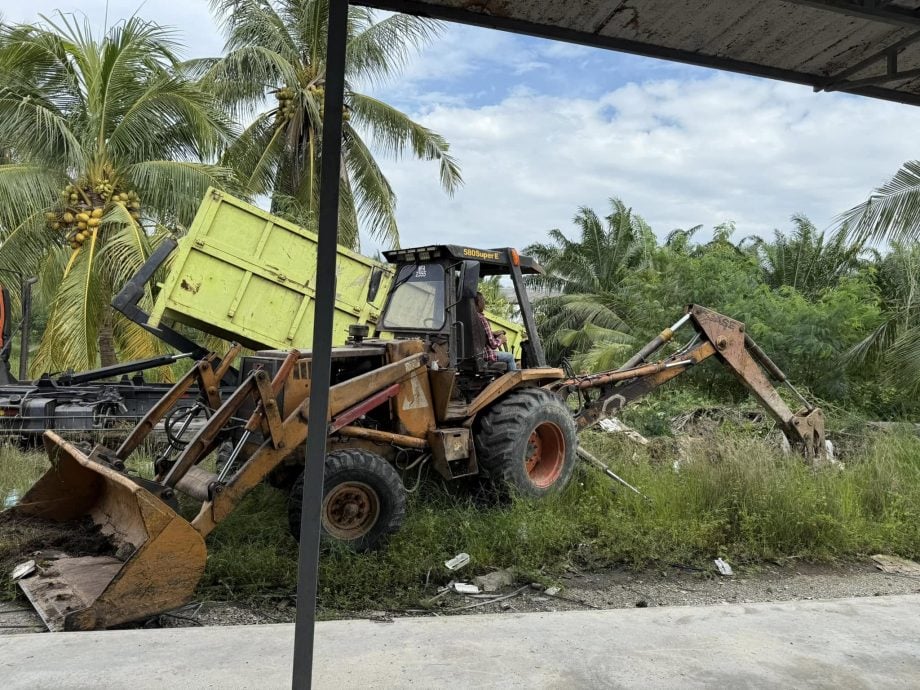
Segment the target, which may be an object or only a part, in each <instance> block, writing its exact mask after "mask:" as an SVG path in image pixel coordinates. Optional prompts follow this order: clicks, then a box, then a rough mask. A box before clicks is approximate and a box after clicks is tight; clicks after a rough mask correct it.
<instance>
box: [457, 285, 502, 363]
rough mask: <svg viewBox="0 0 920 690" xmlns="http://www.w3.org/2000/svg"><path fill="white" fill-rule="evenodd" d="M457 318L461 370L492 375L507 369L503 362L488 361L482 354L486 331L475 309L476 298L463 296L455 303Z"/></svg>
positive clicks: (485, 345)
mask: <svg viewBox="0 0 920 690" xmlns="http://www.w3.org/2000/svg"><path fill="white" fill-rule="evenodd" d="M457 320H458V321H459V322H460V323H461V324H462V328H461V333H462V336H461V341H462V349H461V351H460V356H459V357H458V362H457V366H458V369H459V370H460V371H461V372H464V373H467V374H475V375H479V376H489V377H494V376H497V375H499V374H504V373H505V372H506V371H508V365H507V364H505V363H504V362H490V361H488V360H486V359H485V357H484V356H483V355H484V354H485V351H486V348H487V347H488V346H489V344H488V340H487V338H486V331H485V329H484V328H483V326H482V321H481V320H480V318H479V313H478V312H477V311H476V298H475V296H473V297H463V298H461V300H460V301H459V302H458V303H457Z"/></svg>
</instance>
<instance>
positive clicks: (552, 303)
mask: <svg viewBox="0 0 920 690" xmlns="http://www.w3.org/2000/svg"><path fill="white" fill-rule="evenodd" d="M610 205H611V211H610V213H609V214H608V215H607V216H605V217H604V218H603V219H601V218H600V217H599V216H598V215H597V213H595V212H594V211H593V210H591V209H590V208H587V207H582V208H580V209H579V211H578V213H577V214H576V215H575V218H574V220H573V222H574V223H575V226H576V227H577V229H578V239H576V240H570V239H569V238H568V237H566V236H565V234H563V232H562V231H561V230H558V229H554V230H550V232H549V239H550V242H549V243H538V244H532V245H530V246H529V247H527V249H526V250H525V252H526V253H527V254H530V255H532V256H534V257H535V258H536V259H537V261H539V262H540V263H541V264H542V265H543V267H544V268H545V269H546V273H545V275H541V276H535V277H533V278H531V279H530V283H531V285H532V286H533V287H535V288H537V289H539V290H542V291H543V292H544V295H545V296H543V297H542V298H539V299H537V300H536V303H535V309H536V310H537V313H538V315H539V317H540V330H541V337H542V339H543V342H544V345H545V347H546V353H547V357H548V358H549V359H550V361H559V360H560V359H561V358H562V357H564V356H568V355H573V356H575V364H576V366H577V367H578V368H580V369H599V368H610V367H612V366H613V365H614V363H615V361H616V359H617V358H618V357H620V356H621V355H622V354H623V353H624V352H625V351H626V350H627V349H628V348H629V346H631V345H632V344H633V338H632V337H631V336H630V335H629V332H628V331H629V329H628V327H627V325H626V322H625V321H624V319H623V318H622V316H621V315H622V314H623V313H624V311H625V310H626V309H627V307H628V302H629V300H628V298H627V296H626V295H625V293H624V291H623V290H622V285H621V284H622V282H623V279H624V278H625V277H626V274H627V273H629V272H630V271H634V270H637V269H640V268H644V267H646V266H648V265H649V264H650V263H651V261H652V255H653V253H654V250H655V247H656V244H657V243H656V240H655V235H654V233H653V232H652V230H651V228H650V227H649V226H648V224H647V223H646V222H645V221H644V220H643V219H642V217H641V216H639V215H637V214H634V213H633V212H632V209H630V208H628V207H627V206H626V205H625V204H624V203H623V202H622V201H621V200H620V199H615V198H614V199H611V200H610Z"/></svg>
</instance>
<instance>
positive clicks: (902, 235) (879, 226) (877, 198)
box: [840, 161, 920, 243]
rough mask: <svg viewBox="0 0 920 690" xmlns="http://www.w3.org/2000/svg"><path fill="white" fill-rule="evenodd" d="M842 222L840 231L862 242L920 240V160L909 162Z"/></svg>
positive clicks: (852, 210)
mask: <svg viewBox="0 0 920 690" xmlns="http://www.w3.org/2000/svg"><path fill="white" fill-rule="evenodd" d="M840 222H841V228H842V231H841V232H842V233H843V234H844V235H846V236H847V237H849V238H852V239H855V240H856V241H859V242H866V241H873V242H874V241H880V240H883V241H888V242H902V243H904V242H915V241H918V240H920V161H907V162H906V163H905V164H904V165H903V166H901V169H900V170H898V172H897V173H895V175H894V177H892V178H891V179H890V180H888V182H886V183H885V184H883V185H882V186H881V187H879V188H878V189H876V190H875V191H874V192H873V193H872V194H871V195H870V196H869V198H868V199H867V200H866V201H864V202H863V203H861V204H859V205H857V206H854V207H853V208H851V209H850V210H849V211H847V212H846V213H844V214H842V215H841V216H840Z"/></svg>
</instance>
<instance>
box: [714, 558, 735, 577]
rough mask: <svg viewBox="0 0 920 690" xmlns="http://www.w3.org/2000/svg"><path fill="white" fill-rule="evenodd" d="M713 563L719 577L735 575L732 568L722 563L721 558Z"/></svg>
mask: <svg viewBox="0 0 920 690" xmlns="http://www.w3.org/2000/svg"><path fill="white" fill-rule="evenodd" d="M713 563H715V564H716V570H718V571H719V575H734V574H735V573H734V571H733V570H732V567H731V566H730V565H729V564H728V563H726V562H725V561H723V560H722V559H721V558H717V559H716V560H714V561H713Z"/></svg>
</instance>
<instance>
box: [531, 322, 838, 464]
mask: <svg viewBox="0 0 920 690" xmlns="http://www.w3.org/2000/svg"><path fill="white" fill-rule="evenodd" d="M687 323H689V324H691V325H692V327H693V329H694V330H695V331H696V334H695V336H694V338H693V339H692V340H691V341H690V344H689V345H687V346H685V347H684V348H682V349H680V350H678V351H677V352H675V353H674V354H672V355H670V356H668V357H666V358H664V359H661V360H658V361H655V362H651V363H648V362H646V360H647V358H648V357H650V356H651V355H653V354H654V353H655V352H657V351H658V350H660V349H661V348H662V347H664V346H665V345H666V344H667V343H669V342H671V340H672V339H673V337H674V333H675V332H676V331H677V330H678V329H679V328H681V327H682V326H684V325H685V324H687ZM711 357H715V358H716V360H718V361H719V362H720V363H721V364H723V365H725V366H726V367H728V369H729V370H730V371H731V372H732V374H733V375H734V376H735V377H736V378H737V379H738V380H739V381H741V383H742V384H744V386H745V387H746V388H747V389H748V390H749V391H750V392H751V394H752V395H753V396H754V397H755V398H756V399H757V401H758V402H759V403H760V404H761V405H762V406H763V408H764V409H765V410H766V411H767V412H768V413H769V414H770V416H771V417H773V419H774V420H776V422H777V424H778V425H779V427H780V428H781V429H782V431H783V433H784V434H785V435H786V438H788V439H789V442H790V443H791V444H792V445H793V446H795V447H798V448H800V449H801V450H802V452H803V453H804V454H805V456H806V457H808V458H819V457H823V456H824V454H825V445H824V413H823V412H822V411H821V409H820V408H818V407H815V406H814V405H812V404H811V403H810V402H809V401H808V400H807V399H805V397H804V396H802V395H801V394H800V393H799V392H798V391H797V390H796V389H795V387H794V386H792V384H791V383H790V382H789V380H788V378H787V377H786V375H785V374H784V373H783V372H782V370H780V368H779V367H778V366H776V364H775V363H774V362H773V361H772V360H771V359H770V358H769V357H768V356H767V354H766V353H765V352H764V351H763V350H762V349H761V348H760V347H759V346H758V345H757V343H755V342H754V341H753V339H751V337H750V336H749V335H748V334H747V333H746V331H745V326H744V324H743V323H741V322H740V321H736V320H735V319H731V318H729V317H727V316H724V315H722V314H719V313H718V312H715V311H713V310H711V309H707V308H705V307H701V306H699V305H695V304H691V305H690V306H689V307H688V308H687V313H686V314H685V315H684V316H683V317H682V318H681V319H680V320H679V321H677V323H675V324H674V325H673V326H671V327H670V328H666V329H664V330H663V331H662V332H661V333H660V334H659V335H658V336H656V337H655V338H654V339H652V340H651V341H650V342H649V343H648V344H646V345H645V347H643V348H642V349H641V350H640V351H639V352H638V353H636V355H634V356H633V357H632V358H630V359H629V360H628V361H627V362H626V363H625V364H624V365H623V366H622V367H620V368H619V369H616V370H614V371H608V372H602V373H599V374H591V375H588V376H577V377H573V378H569V379H565V380H563V381H559V382H555V383H553V384H551V385H550V386H549V387H550V388H551V389H552V390H553V391H555V392H556V393H557V394H559V395H561V396H563V397H569V396H570V395H572V394H577V395H579V396H580V398H581V406H580V409H579V410H578V412H577V413H576V415H575V421H576V424H577V426H578V428H579V430H581V429H585V428H588V427H590V426H592V425H594V424H596V423H597V422H599V421H600V420H601V419H604V418H606V417H613V416H616V414H618V413H619V411H620V410H621V409H622V408H623V407H625V406H626V405H628V404H629V403H631V402H634V401H635V400H638V399H640V398H642V397H644V396H645V395H647V394H648V393H650V392H651V391H653V390H654V389H656V388H657V387H658V386H660V385H662V384H664V383H666V382H668V381H670V380H671V379H673V378H675V377H676V376H678V375H679V374H682V373H683V372H685V371H687V370H688V369H690V368H691V367H694V366H696V365H697V364H700V363H701V362H703V361H704V360H707V359H709V358H711ZM768 374H769V375H770V376H772V377H773V379H774V380H775V381H776V382H778V383H783V384H785V385H786V386H788V387H789V389H790V390H792V392H793V393H794V394H795V395H796V396H797V397H798V398H799V400H800V401H801V402H802V404H803V406H802V408H800V409H799V410H798V411H796V412H793V411H792V410H791V409H790V408H789V406H788V405H787V404H786V402H785V401H784V400H783V399H782V398H781V397H780V395H779V392H778V391H777V390H776V388H775V387H774V385H773V384H772V383H771V382H770V378H769V377H768Z"/></svg>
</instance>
